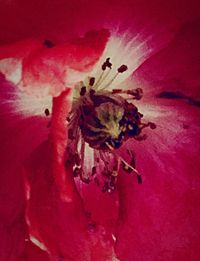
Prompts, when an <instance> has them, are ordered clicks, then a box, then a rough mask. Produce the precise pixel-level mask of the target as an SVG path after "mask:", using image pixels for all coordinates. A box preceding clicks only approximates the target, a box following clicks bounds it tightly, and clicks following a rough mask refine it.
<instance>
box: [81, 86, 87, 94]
mask: <svg viewBox="0 0 200 261" xmlns="http://www.w3.org/2000/svg"><path fill="white" fill-rule="evenodd" d="M85 94H86V87H85V86H83V87H81V91H80V96H84V95H85Z"/></svg>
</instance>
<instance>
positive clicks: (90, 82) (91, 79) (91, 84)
mask: <svg viewBox="0 0 200 261" xmlns="http://www.w3.org/2000/svg"><path fill="white" fill-rule="evenodd" d="M94 83H95V78H94V77H91V78H90V80H89V85H90V86H93V85H94Z"/></svg>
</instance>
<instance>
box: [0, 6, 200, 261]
mask: <svg viewBox="0 0 200 261" xmlns="http://www.w3.org/2000/svg"><path fill="white" fill-rule="evenodd" d="M16 3H17V2H16ZM34 4H35V3H34ZM182 5H183V6H182V7H180V5H179V4H177V2H176V1H172V3H171V4H164V3H162V4H161V3H159V1H158V3H156V4H155V5H154V4H153V3H151V4H149V3H148V2H146V1H142V2H141V3H136V2H134V3H133V2H131V1H130V3H129V2H126V3H124V4H123V5H122V3H112V8H110V5H109V4H107V3H102V2H101V4H100V3H95V4H93V3H91V4H90V5H89V6H86V5H85V3H84V2H80V1H78V2H77V3H76V2H74V3H73V5H71V6H70V4H69V3H65V1H60V2H59V3H57V2H55V3H51V4H50V6H46V4H43V3H42V4H40V6H38V7H34V8H32V7H31V3H29V5H27V4H26V3H23V7H24V10H26V12H25V11H24V10H22V11H21V10H20V8H21V5H20V7H19V5H18V4H14V2H10V3H7V4H6V5H3V8H2V10H4V15H5V18H6V20H8V19H11V23H7V22H5V21H6V20H5V19H3V23H2V25H3V26H4V32H5V36H4V37H2V38H1V39H2V42H3V43H6V45H2V46H1V48H0V58H1V61H0V69H1V72H2V76H1V147H2V150H1V151H2V152H1V173H2V175H1V197H0V209H1V211H0V213H1V214H0V219H1V226H0V231H1V237H0V241H1V243H0V244H1V246H3V247H2V249H3V251H2V252H1V253H0V259H1V260H37V259H39V260H97V261H99V260H150V261H151V260H198V259H199V257H200V252H199V249H198V248H199V225H200V224H199V220H200V213H199V207H198V206H199V198H200V197H199V196H200V187H199V184H200V183H199V175H198V173H199V170H198V169H199V160H200V158H199V149H200V146H199V143H198V135H199V126H198V121H199V94H200V93H199V78H198V71H199V64H198V59H199V42H200V39H199V26H198V25H199V22H198V21H193V22H191V20H192V19H194V18H196V17H197V15H198V14H197V11H196V10H197V8H196V6H195V5H193V3H192V2H191V1H190V3H188V4H187V3H184V4H183V3H182ZM13 6H14V8H13ZM94 6H95V7H94ZM7 10H8V11H7ZM35 10H37V11H38V12H35ZM96 10H98V12H97V11H96ZM155 10H157V13H156V14H154V11H155ZM188 10H190V11H188ZM12 11H14V16H12V17H11V14H12V15H13V12H12ZM30 11H31V12H33V15H30ZM39 11H41V14H47V15H46V18H47V22H45V23H44V22H43V16H42V15H41V14H40V12H39ZM73 11H74V12H73ZM7 12H8V13H7ZM20 12H21V13H22V15H21V16H20V17H19V13H20ZM2 17H3V18H4V16H2ZM15 17H17V19H18V20H15ZM36 17H37V19H35V18H36ZM65 17H67V18H68V19H67V20H65ZM27 19H29V21H34V23H33V24H31V23H28V26H27V25H26V24H27V23H25V21H26V20H27ZM119 19H120V24H119V26H118V27H119V28H118V30H116V27H115V25H116V23H117V24H118V22H119ZM35 20H37V21H35ZM66 21H67V22H66ZM69 22H70V25H69ZM19 24H23V25H24V26H23V30H22V31H21V32H20V33H19V31H18V30H17V28H18V25H19ZM10 25H12V33H11V34H9V31H10V30H9V27H10ZM105 25H106V27H107V28H108V29H109V31H110V36H109V33H108V31H107V30H99V31H94V29H98V28H99V27H101V28H102V27H105ZM127 28H128V30H127ZM5 29H6V30H5ZM91 30H92V31H91ZM83 31H88V32H89V33H87V34H86V35H85V37H82V38H80V37H79V38H77V35H80V34H82V32H83ZM124 31H125V32H126V33H124ZM65 32H66V34H65V35H64V33H65ZM30 36H31V37H32V39H31V40H26V39H25V38H27V37H29V38H30ZM24 39H25V40H24ZM41 39H42V40H41ZM49 39H50V40H49ZM19 40H20V41H19ZM15 41H16V42H15ZM9 42H12V43H9ZM107 58H110V59H107ZM111 63H112V66H111ZM121 65H122V66H121ZM125 65H126V66H127V67H126V66H125ZM101 66H102V68H101ZM111 67H112V70H111V71H109V70H110V68H111ZM99 68H100V72H99ZM101 69H102V70H103V71H105V73H106V72H107V71H109V72H110V73H109V74H108V75H107V76H106V77H107V78H105V79H104V78H101V77H105V74H104V76H101V72H102V71H101ZM117 71H118V73H119V74H120V73H121V74H120V75H118V76H117V78H116V76H115V72H117ZM113 72H114V74H113ZM132 73H133V74H132ZM88 76H89V77H90V78H89V81H88V82H87V77H88ZM5 77H7V79H6V78H5ZM91 77H92V78H91ZM93 77H95V79H94V78H93ZM98 79H100V80H99V82H101V85H102V86H100V91H106V92H104V94H103V99H105V97H111V98H112V99H113V97H115V96H116V97H117V98H116V100H115V101H116V102H118V103H117V104H118V107H117V110H115V109H116V106H115V105H113V104H114V102H113V100H112V101H111V100H109V102H108V103H107V104H109V105H108V107H106V106H103V109H104V110H105V111H107V112H109V115H111V116H113V117H114V116H116V117H117V120H116V121H115V120H112V121H111V120H110V121H109V127H108V125H105V121H104V125H105V126H107V128H106V130H107V132H106V131H105V128H104V134H103V135H104V137H106V138H108V137H112V138H113V137H115V135H117V134H116V133H118V132H117V131H119V130H118V127H116V126H119V119H120V120H122V116H123V115H124V114H123V113H125V112H127V108H128V107H123V110H122V113H120V111H121V109H120V108H121V107H119V104H120V105H122V104H125V103H124V102H122V100H123V101H124V98H122V97H125V96H123V95H124V94H123V95H122V96H121V91H119V88H120V89H122V90H123V91H125V90H131V92H130V91H129V93H126V95H127V94H128V96H126V98H129V97H130V96H129V95H130V93H131V95H132V94H134V95H133V97H134V98H138V97H140V95H141V92H140V91H137V92H135V91H132V90H133V89H134V90H135V89H137V90H141V89H143V93H144V95H143V98H142V99H141V100H138V101H137V100H134V101H133V103H134V105H135V106H136V107H137V108H138V111H139V112H140V113H142V114H143V115H144V122H147V123H148V122H154V123H155V124H156V126H157V128H156V129H155V130H150V129H145V130H144V131H142V134H146V135H147V139H146V140H142V141H138V140H135V139H130V137H129V136H127V135H128V134H127V133H126V132H125V136H126V138H125V139H124V140H123V142H122V146H121V144H120V149H119V150H116V153H115V152H114V153H115V156H116V157H114V158H113V157H112V155H113V154H107V152H106V153H105V154H104V155H102V157H104V158H105V156H106V157H108V156H109V155H110V157H111V158H109V159H110V160H111V161H113V160H114V161H115V160H116V159H117V160H118V159H120V160H122V162H121V161H120V164H121V163H123V164H125V167H127V165H126V164H127V163H128V164H129V163H130V161H131V159H132V156H133V154H130V152H131V153H134V158H135V160H136V168H137V171H138V173H141V174H142V177H143V184H142V185H138V184H137V180H136V178H135V175H134V173H133V174H128V173H126V172H124V171H123V170H122V167H120V168H117V172H118V173H119V174H118V178H117V180H116V183H115V185H116V187H115V189H114V191H113V192H112V193H107V192H105V193H103V192H102V184H104V183H102V182H103V181H104V178H101V172H102V171H101V167H102V166H104V165H105V164H106V160H105V159H104V160H100V161H101V164H100V165H99V166H100V167H97V169H96V171H97V174H98V176H97V177H98V178H99V177H100V180H99V181H98V180H97V179H95V178H94V177H95V175H94V177H91V176H90V175H88V173H90V172H91V169H92V167H96V163H97V158H93V157H91V156H90V155H89V154H88V152H89V153H90V154H91V153H93V152H94V151H95V150H97V152H98V150H99V147H98V148H97V149H96V147H95V146H96V145H95V146H94V143H92V138H91V137H92V136H91V133H90V135H89V134H88V132H87V133H86V129H87V128H88V124H89V123H90V121H89V120H88V118H87V117H86V116H84V120H85V121H86V120H87V121H86V122H82V124H83V125H84V128H85V131H84V130H82V132H81V133H82V134H81V135H82V136H81V137H82V138H84V139H85V141H86V146H88V145H87V144H89V145H90V148H89V147H88V149H87V150H85V151H84V153H82V154H81V157H85V158H84V160H83V158H82V161H83V162H84V163H83V169H84V170H83V171H84V175H86V176H84V178H85V177H87V178H89V179H91V180H92V179H93V181H91V182H90V184H84V183H82V182H81V181H80V178H79V176H78V177H76V178H74V177H73V175H72V173H73V169H74V167H75V164H74V163H73V161H70V162H69V155H68V154H66V147H68V148H69V147H70V148H73V149H77V148H78V145H77V147H76V146H75V147H74V146H71V145H70V143H69V140H70V137H69V139H67V129H68V124H67V121H66V117H67V115H68V114H69V112H70V110H71V104H72V96H74V98H76V99H78V103H76V102H75V103H73V104H72V112H77V106H79V105H80V104H81V102H80V101H82V100H81V96H84V95H85V93H86V95H87V88H88V87H87V86H89V85H91V86H95V84H97V82H98ZM102 79H104V82H102ZM8 80H9V81H8ZM81 81H83V82H84V84H83V83H81V84H80V82H81ZM98 84H99V83H98ZM98 84H97V85H98ZM85 85H86V86H85ZM79 87H80V89H79ZM82 87H86V88H85V89H84V88H82ZM104 87H106V88H105V89H103V88H104ZM109 88H112V89H117V90H115V91H113V92H112V93H111V91H110V89H109ZM70 89H73V90H75V91H77V90H79V92H78V96H77V94H76V95H75V94H73V93H72V91H70ZM95 91H96V92H97V94H99V93H100V92H99V89H97V88H96V89H95ZM119 96H120V97H121V98H120V97H119ZM86 97H89V96H86ZM91 99H92V98H91ZM107 101H108V99H107ZM119 101H120V102H119ZM93 102H94V100H93ZM127 102H128V100H127ZM94 103H95V102H94ZM101 104H103V105H105V104H104V103H103V102H101ZM128 104H129V102H128ZM124 106H125V105H124ZM126 106H128V105H126ZM130 106H131V105H130ZM78 108H79V107H78ZM113 108H114V109H113ZM90 109H92V110H93V109H94V107H90ZM116 111H117V112H118V113H117V112H116ZM95 113H97V115H98V119H100V120H101V124H102V117H103V116H102V110H100V111H95ZM98 113H99V114H98ZM120 115H121V116H120ZM82 116H83V115H82ZM136 116H139V114H135V117H136ZM120 117H121V118H120ZM90 120H93V119H91V118H90ZM132 120H133V119H132ZM136 123H137V124H136V127H137V128H139V127H141V126H142V125H141V124H142V123H143V121H141V119H140V120H138V121H136ZM123 124H124V123H123ZM69 126H70V124H69ZM74 126H75V127H77V126H78V128H79V127H80V122H79V121H78V123H77V124H75V125H73V128H72V130H73V131H74V130H75V128H74ZM150 126H152V127H154V125H151V124H150ZM93 127H94V125H93ZM123 127H124V125H123ZM111 130H113V132H112V133H111ZM73 131H72V134H73ZM95 132H96V129H95ZM105 132H106V133H107V134H106V135H107V136H105ZM96 133H97V132H96ZM68 134H69V135H70V133H68ZM112 135H113V136H112ZM133 136H134V138H138V136H137V135H136V134H134V135H133ZM75 138H77V135H76V137H75ZM95 141H97V137H95ZM106 142H108V141H106ZM101 144H102V145H105V144H108V145H109V146H114V145H113V143H112V142H111V143H105V142H104V141H103V142H101ZM108 148H110V147H108ZM103 151H104V150H103ZM66 157H68V158H67V165H66ZM71 160H74V158H71ZM95 160H96V161H95ZM117 162H118V161H117ZM94 163H95V164H94ZM110 164H111V165H112V162H111V163H110ZM123 164H121V165H120V166H123ZM130 165H131V164H130ZM133 167H134V166H133ZM94 174H96V173H94ZM87 175H88V176H87ZM83 180H84V179H83ZM102 180H103V181H102ZM95 182H96V183H95ZM99 183H100V186H98V184H99ZM106 184H107V183H106ZM109 189H110V188H109ZM109 189H107V191H108V192H109Z"/></svg>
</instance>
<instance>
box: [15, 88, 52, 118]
mask: <svg viewBox="0 0 200 261" xmlns="http://www.w3.org/2000/svg"><path fill="white" fill-rule="evenodd" d="M14 105H15V111H16V112H21V113H22V114H23V115H24V116H45V114H44V111H45V109H48V110H49V112H50V113H51V108H52V97H51V96H44V97H36V96H33V95H29V94H27V93H25V92H22V91H20V90H19V91H17V92H16V101H15V104H14Z"/></svg>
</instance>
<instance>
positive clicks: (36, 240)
mask: <svg viewBox="0 0 200 261" xmlns="http://www.w3.org/2000/svg"><path fill="white" fill-rule="evenodd" d="M30 240H31V242H32V243H33V244H35V245H36V246H38V247H39V248H40V249H42V250H44V251H47V248H46V247H45V245H44V244H43V243H41V242H40V241H39V240H38V239H37V238H35V237H34V236H30Z"/></svg>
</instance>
